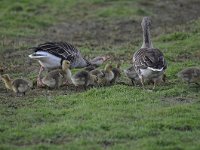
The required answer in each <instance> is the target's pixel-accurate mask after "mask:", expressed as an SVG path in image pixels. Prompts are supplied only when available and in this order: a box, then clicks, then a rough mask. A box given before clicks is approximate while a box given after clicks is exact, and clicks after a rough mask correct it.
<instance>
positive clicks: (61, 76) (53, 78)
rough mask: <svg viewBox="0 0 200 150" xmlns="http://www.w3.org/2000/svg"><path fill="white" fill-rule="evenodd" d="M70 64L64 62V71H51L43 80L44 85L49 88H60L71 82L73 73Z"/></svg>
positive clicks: (66, 61)
mask: <svg viewBox="0 0 200 150" xmlns="http://www.w3.org/2000/svg"><path fill="white" fill-rule="evenodd" d="M69 67H70V62H69V61H68V60H64V61H63V63H62V69H56V70H52V71H50V72H49V73H48V74H47V75H46V76H45V77H44V78H43V79H42V83H43V84H44V85H46V86H47V87H49V88H51V89H52V88H59V87H60V86H62V85H63V83H64V82H68V83H72V82H71V71H70V69H69Z"/></svg>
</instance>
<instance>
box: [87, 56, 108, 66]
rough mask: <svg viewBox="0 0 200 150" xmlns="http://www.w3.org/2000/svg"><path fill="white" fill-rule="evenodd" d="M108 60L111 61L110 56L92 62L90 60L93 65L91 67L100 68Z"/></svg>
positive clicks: (100, 57)
mask: <svg viewBox="0 0 200 150" xmlns="http://www.w3.org/2000/svg"><path fill="white" fill-rule="evenodd" d="M108 59H110V56H97V57H95V58H93V59H92V60H90V61H89V62H90V63H91V65H95V66H100V65H102V64H103V63H104V62H105V61H107V60H108Z"/></svg>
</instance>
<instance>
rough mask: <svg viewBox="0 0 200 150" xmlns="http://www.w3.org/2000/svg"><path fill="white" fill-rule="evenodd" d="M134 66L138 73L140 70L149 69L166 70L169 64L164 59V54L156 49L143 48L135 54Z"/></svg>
mask: <svg viewBox="0 0 200 150" xmlns="http://www.w3.org/2000/svg"><path fill="white" fill-rule="evenodd" d="M133 64H134V67H135V68H136V71H137V72H138V73H139V71H138V70H139V69H147V68H148V67H150V68H154V69H162V68H163V70H165V69H166V68H167V63H166V61H165V59H164V56H163V53H162V52H161V51H160V50H159V49H156V48H141V49H139V50H138V51H136V52H135V53H134V56H133Z"/></svg>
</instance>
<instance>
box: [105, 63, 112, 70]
mask: <svg viewBox="0 0 200 150" xmlns="http://www.w3.org/2000/svg"><path fill="white" fill-rule="evenodd" d="M112 69H113V67H112V65H111V64H107V65H106V66H105V71H112Z"/></svg>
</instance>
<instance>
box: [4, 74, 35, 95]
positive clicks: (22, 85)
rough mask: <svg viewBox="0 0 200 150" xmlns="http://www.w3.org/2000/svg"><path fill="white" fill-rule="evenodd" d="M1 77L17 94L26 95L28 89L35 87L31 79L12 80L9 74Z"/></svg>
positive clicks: (6, 85) (7, 86) (8, 87)
mask: <svg viewBox="0 0 200 150" xmlns="http://www.w3.org/2000/svg"><path fill="white" fill-rule="evenodd" d="M1 79H2V81H3V82H4V84H5V87H6V88H7V89H10V90H12V91H13V92H15V93H16V95H17V96H22V95H25V93H26V92H27V90H28V89H29V88H32V87H33V84H32V83H31V82H30V81H27V80H25V79H15V80H12V79H11V78H10V76H9V75H8V74H4V75H2V76H1Z"/></svg>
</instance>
